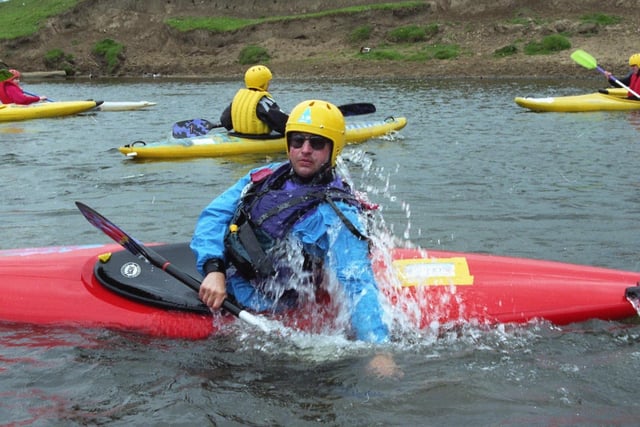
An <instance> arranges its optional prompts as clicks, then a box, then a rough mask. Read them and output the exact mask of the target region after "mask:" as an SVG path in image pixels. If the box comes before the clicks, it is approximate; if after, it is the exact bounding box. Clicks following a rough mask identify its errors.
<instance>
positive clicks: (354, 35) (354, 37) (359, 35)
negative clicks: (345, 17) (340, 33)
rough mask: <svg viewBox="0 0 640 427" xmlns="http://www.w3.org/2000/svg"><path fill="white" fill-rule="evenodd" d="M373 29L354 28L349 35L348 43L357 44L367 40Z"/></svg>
mask: <svg viewBox="0 0 640 427" xmlns="http://www.w3.org/2000/svg"><path fill="white" fill-rule="evenodd" d="M372 31H373V27H372V26H371V25H368V24H367V25H361V26H359V27H356V28H355V29H354V30H353V31H351V33H349V41H350V42H352V43H359V42H363V41H365V40H369V37H371V32H372Z"/></svg>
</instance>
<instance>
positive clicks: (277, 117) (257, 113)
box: [220, 65, 289, 135]
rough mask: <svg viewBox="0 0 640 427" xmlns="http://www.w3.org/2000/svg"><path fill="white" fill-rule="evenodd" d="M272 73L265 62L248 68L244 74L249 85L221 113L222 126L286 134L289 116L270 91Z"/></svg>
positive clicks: (252, 132) (249, 132)
mask: <svg viewBox="0 0 640 427" xmlns="http://www.w3.org/2000/svg"><path fill="white" fill-rule="evenodd" d="M272 77H273V75H272V74H271V70H269V69H268V68H267V67H265V66H264V65H255V66H253V67H251V68H249V69H248V70H247V71H246V72H245V74H244V83H245V86H246V87H245V88H243V89H240V90H238V92H237V93H236V95H235V96H234V97H233V101H231V104H229V106H228V107H227V108H226V109H225V110H224V111H223V112H222V115H221V116H220V123H221V124H222V126H224V127H225V128H226V129H227V130H232V129H233V131H235V132H237V133H240V134H245V135H269V134H271V133H272V132H276V133H278V134H280V135H282V134H284V130H285V125H286V123H287V118H288V117H289V116H288V115H287V113H285V112H284V111H282V110H281V109H280V107H279V106H278V104H277V103H276V101H275V100H274V99H273V97H272V96H271V94H270V93H269V92H268V90H269V83H270V82H271V78H272Z"/></svg>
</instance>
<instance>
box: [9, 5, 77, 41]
mask: <svg viewBox="0 0 640 427" xmlns="http://www.w3.org/2000/svg"><path fill="white" fill-rule="evenodd" d="M77 3H78V0H11V1H8V2H3V3H0V39H15V38H18V37H23V36H28V35H31V34H34V33H36V32H37V31H38V30H39V29H40V27H41V26H42V25H43V24H44V21H45V20H46V19H47V18H48V17H50V16H54V15H57V14H60V13H62V12H65V11H67V10H69V9H71V8H72V7H74V6H75V5H76V4H77Z"/></svg>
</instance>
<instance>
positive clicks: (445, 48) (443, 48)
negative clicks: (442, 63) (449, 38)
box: [358, 44, 460, 62]
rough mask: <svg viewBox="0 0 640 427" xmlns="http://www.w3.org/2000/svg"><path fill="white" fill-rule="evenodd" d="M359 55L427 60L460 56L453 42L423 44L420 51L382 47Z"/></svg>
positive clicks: (398, 59)
mask: <svg viewBox="0 0 640 427" xmlns="http://www.w3.org/2000/svg"><path fill="white" fill-rule="evenodd" d="M358 56H359V57H361V58H364V59H372V60H389V61H415V62H419V61H429V60H432V59H454V58H457V57H458V56H460V46H458V45H455V44H445V45H442V44H434V45H429V46H425V47H424V48H422V49H421V50H420V51H418V52H415V51H409V52H406V51H405V52H403V51H401V50H399V49H395V48H389V47H382V48H376V49H372V50H371V51H369V52H367V53H360V54H358Z"/></svg>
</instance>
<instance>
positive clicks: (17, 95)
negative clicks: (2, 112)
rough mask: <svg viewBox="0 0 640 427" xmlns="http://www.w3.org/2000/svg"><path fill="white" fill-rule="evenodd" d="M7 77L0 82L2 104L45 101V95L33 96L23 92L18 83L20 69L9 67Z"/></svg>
mask: <svg viewBox="0 0 640 427" xmlns="http://www.w3.org/2000/svg"><path fill="white" fill-rule="evenodd" d="M9 73H10V76H9V78H8V79H6V80H4V81H1V82H0V101H2V103H3V104H20V105H29V104H33V103H34V102H39V101H45V100H46V99H47V97H46V96H35V95H28V94H26V93H24V90H23V89H22V88H21V87H20V85H19V84H18V83H19V82H20V77H21V74H20V71H18V70H14V69H10V70H9Z"/></svg>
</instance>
